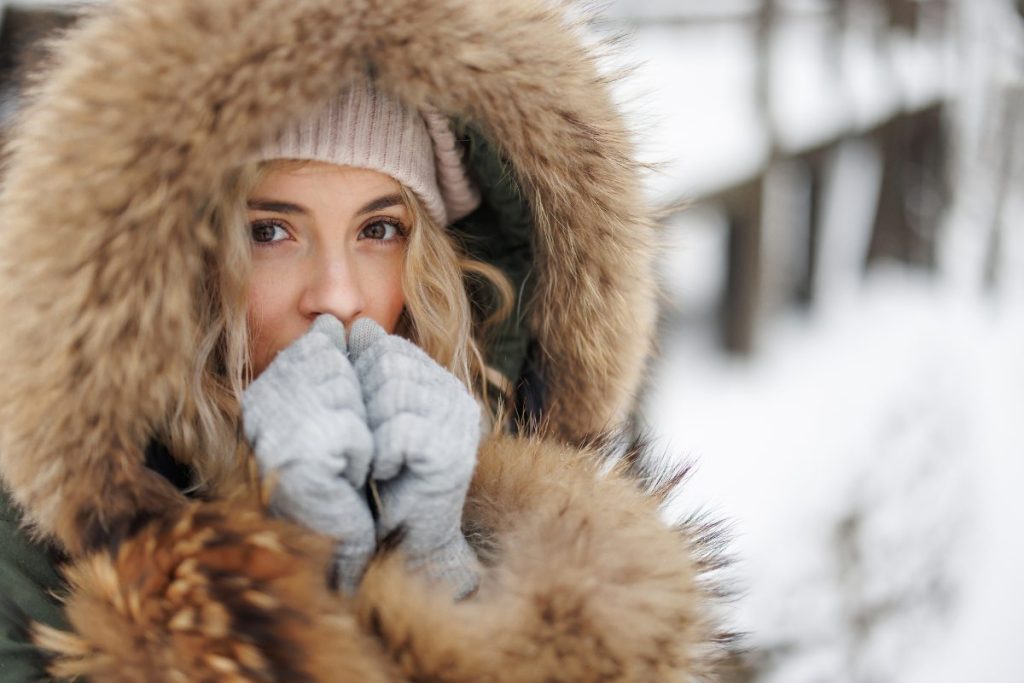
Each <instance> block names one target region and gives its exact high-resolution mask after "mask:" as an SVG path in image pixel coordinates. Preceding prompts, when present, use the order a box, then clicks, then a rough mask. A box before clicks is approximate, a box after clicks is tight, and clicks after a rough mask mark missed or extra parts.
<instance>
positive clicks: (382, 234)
mask: <svg viewBox="0 0 1024 683" xmlns="http://www.w3.org/2000/svg"><path fill="white" fill-rule="evenodd" d="M405 236H406V229H405V227H404V226H403V225H402V223H401V222H400V221H397V220H394V219H386V218H375V219H374V220H372V221H370V222H369V223H367V224H366V225H364V226H363V228H362V230H360V231H359V239H361V240H379V241H382V242H392V241H395V240H400V239H403V238H404V237H405Z"/></svg>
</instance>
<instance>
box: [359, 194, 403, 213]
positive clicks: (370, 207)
mask: <svg viewBox="0 0 1024 683" xmlns="http://www.w3.org/2000/svg"><path fill="white" fill-rule="evenodd" d="M401 203H402V195H399V194H388V195H384V196H383V197H377V198H376V199H374V200H373V201H371V202H368V203H367V204H366V206H364V207H363V208H361V209H359V213H360V214H364V213H373V212H374V211H380V210H381V209H389V208H391V207H392V206H399V205H400V204H401Z"/></svg>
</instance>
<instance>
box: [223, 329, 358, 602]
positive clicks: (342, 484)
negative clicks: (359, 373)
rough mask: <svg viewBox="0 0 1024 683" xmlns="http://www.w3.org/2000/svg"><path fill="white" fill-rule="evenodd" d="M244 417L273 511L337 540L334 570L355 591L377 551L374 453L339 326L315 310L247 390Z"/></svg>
mask: <svg viewBox="0 0 1024 683" xmlns="http://www.w3.org/2000/svg"><path fill="white" fill-rule="evenodd" d="M242 417H243V422H244V425H245V435H246V438H248V440H249V443H250V445H251V446H252V449H253V452H254V453H255V455H256V460H257V462H258V464H259V468H260V473H261V474H262V475H263V477H268V476H276V478H277V480H276V485H275V486H274V489H273V492H272V495H271V501H270V506H271V510H272V511H273V512H274V513H275V514H277V515H278V516H281V517H284V518H286V519H289V520H291V521H294V522H297V523H299V524H302V525H304V526H306V527H308V528H310V529H312V530H314V531H317V532H320V533H322V534H325V535H327V536H330V537H332V538H335V539H338V541H340V543H339V545H338V547H337V550H336V563H335V565H336V570H337V572H338V580H339V584H340V586H341V588H343V589H344V590H346V591H348V592H354V591H355V589H356V587H357V586H358V584H359V580H360V578H361V577H362V573H363V570H364V569H365V568H366V563H367V561H368V560H369V558H370V556H371V555H372V554H373V552H374V549H375V548H376V539H375V534H374V522H373V516H372V515H371V513H370V509H369V506H368V505H367V502H366V498H365V496H364V494H363V486H364V484H365V483H366V476H367V472H368V469H369V466H370V461H371V459H372V458H373V437H372V436H371V434H370V430H369V429H368V428H367V424H366V410H365V408H364V407H363V396H362V391H361V390H360V387H359V381H358V379H357V377H356V373H355V370H354V369H353V367H352V364H351V363H350V362H349V360H348V358H347V357H346V355H345V328H344V326H343V325H342V324H341V322H340V321H338V320H337V319H336V318H334V317H332V316H330V315H321V316H320V317H318V318H317V319H316V321H314V323H313V325H312V327H310V329H309V331H308V332H306V334H304V335H303V336H302V337H300V338H299V339H298V340H296V341H295V342H293V343H292V344H291V345H290V346H289V347H288V348H286V349H284V350H283V351H281V352H280V353H279V354H278V355H277V357H276V358H274V360H273V362H272V363H271V364H270V365H269V366H268V367H267V369H266V370H264V371H263V373H262V374H261V375H260V376H259V377H257V378H256V379H255V380H254V381H253V383H252V384H251V385H249V387H248V388H247V389H246V390H245V393H244V395H243V397H242Z"/></svg>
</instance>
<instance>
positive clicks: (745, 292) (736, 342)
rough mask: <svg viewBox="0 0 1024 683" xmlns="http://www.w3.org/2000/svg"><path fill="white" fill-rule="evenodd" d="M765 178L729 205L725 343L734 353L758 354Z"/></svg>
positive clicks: (742, 190) (731, 197) (751, 184)
mask: <svg viewBox="0 0 1024 683" xmlns="http://www.w3.org/2000/svg"><path fill="white" fill-rule="evenodd" d="M763 187H764V180H763V177H758V178H757V179H755V180H753V181H751V182H749V183H747V184H746V185H744V186H742V187H740V188H737V189H736V190H735V191H734V192H733V193H731V194H730V195H729V196H728V198H727V200H726V202H727V205H726V212H727V215H728V220H729V245H728V254H727V258H728V261H729V263H728V267H727V270H726V283H725V296H724V299H723V309H722V343H723V345H724V346H725V349H726V350H727V351H729V352H730V353H736V354H741V355H748V354H750V353H751V352H752V351H753V350H754V345H755V341H756V339H755V338H756V328H757V319H758V310H759V305H758V304H759V303H760V291H761V250H762V247H761V234H762V233H761V207H762V202H763V197H762V192H763Z"/></svg>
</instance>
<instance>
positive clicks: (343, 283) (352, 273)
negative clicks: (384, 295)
mask: <svg viewBox="0 0 1024 683" xmlns="http://www.w3.org/2000/svg"><path fill="white" fill-rule="evenodd" d="M307 278H308V279H307V281H306V284H305V287H304V289H303V292H302V296H301V297H300V299H299V309H300V312H301V313H302V314H303V315H304V316H306V317H308V318H309V319H310V320H313V319H315V318H316V317H317V316H318V315H320V314H322V313H330V314H331V315H333V316H334V317H335V318H337V319H338V320H340V321H341V322H343V323H345V326H346V327H348V326H349V325H350V324H351V323H352V322H354V321H355V319H356V318H358V317H359V315H360V314H361V313H362V312H363V308H364V306H365V305H366V298H365V295H364V292H363V289H362V287H361V285H360V282H359V278H358V277H357V273H356V270H355V268H354V264H353V263H352V262H351V257H350V256H349V255H347V254H334V255H329V256H328V255H324V256H322V257H321V258H319V259H317V261H316V263H315V264H314V265H313V266H312V267H311V268H310V270H309V272H308V276H307Z"/></svg>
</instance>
